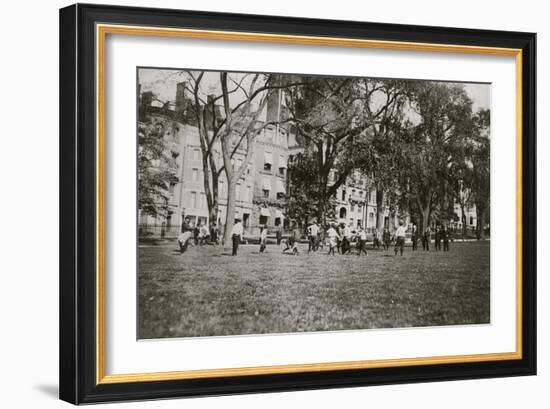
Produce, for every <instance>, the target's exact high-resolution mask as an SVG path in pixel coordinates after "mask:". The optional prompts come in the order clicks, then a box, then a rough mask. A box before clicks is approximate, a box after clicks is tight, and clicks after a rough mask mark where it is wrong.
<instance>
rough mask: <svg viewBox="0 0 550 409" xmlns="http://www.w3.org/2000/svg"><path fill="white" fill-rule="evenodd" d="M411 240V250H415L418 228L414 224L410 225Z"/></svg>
mask: <svg viewBox="0 0 550 409" xmlns="http://www.w3.org/2000/svg"><path fill="white" fill-rule="evenodd" d="M411 241H412V251H416V249H417V247H418V230H417V229H416V224H413V225H412V233H411Z"/></svg>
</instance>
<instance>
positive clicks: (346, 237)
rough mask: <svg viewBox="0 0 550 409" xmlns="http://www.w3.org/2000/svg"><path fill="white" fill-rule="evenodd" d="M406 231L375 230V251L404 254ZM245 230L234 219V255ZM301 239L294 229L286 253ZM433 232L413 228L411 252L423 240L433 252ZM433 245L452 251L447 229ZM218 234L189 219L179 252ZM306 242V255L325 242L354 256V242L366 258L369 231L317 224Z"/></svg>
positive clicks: (263, 243) (263, 240)
mask: <svg viewBox="0 0 550 409" xmlns="http://www.w3.org/2000/svg"><path fill="white" fill-rule="evenodd" d="M406 232H407V228H406V227H405V225H404V222H403V221H402V220H400V221H399V226H398V227H397V229H396V230H395V233H394V235H393V237H392V236H391V234H390V231H389V229H388V228H385V229H384V230H383V231H382V232H379V231H378V230H377V229H376V230H375V231H374V235H373V248H377V249H380V246H382V247H383V249H384V251H386V252H387V251H388V250H389V248H390V245H391V242H392V240H393V241H394V242H395V245H394V253H395V255H397V254H400V255H401V256H402V255H403V252H404V248H405V239H406ZM243 233H244V228H243V225H242V222H241V220H240V219H236V220H235V224H234V225H233V228H232V230H231V241H232V253H231V254H232V255H233V256H235V255H237V252H238V249H239V244H241V242H242V241H243ZM267 234H268V229H267V226H260V238H259V243H260V253H264V252H265V249H266V247H267ZM275 236H276V240H277V245H280V244H281V241H282V230H281V229H280V228H278V229H277V230H276V235H275ZM301 236H302V231H301V229H299V228H295V229H293V230H292V232H291V234H290V236H289V237H288V238H287V239H286V241H285V248H284V249H283V253H286V252H291V253H292V254H294V255H296V254H298V253H299V250H298V242H299V241H300V237H301ZM431 236H432V231H431V229H430V227H427V228H426V230H425V231H424V233H423V234H422V235H420V234H419V232H418V229H417V228H416V225H414V224H413V225H412V232H411V243H412V251H416V250H417V249H418V241H419V239H420V241H421V243H422V248H423V249H424V251H429V250H430V242H431ZM434 236H435V237H434V238H435V240H434V243H435V250H436V251H439V250H441V243H443V251H449V242H450V239H451V234H450V232H449V230H448V229H447V227H446V226H440V225H437V226H436V227H435V231H434ZM218 237H219V231H218V229H217V227H216V224H215V223H213V224H212V225H211V228H210V229H208V227H207V226H206V225H205V224H202V225H201V223H198V225H197V226H193V225H192V224H191V222H190V218H189V217H186V218H185V221H184V223H183V225H182V233H181V234H180V236H179V237H178V243H179V246H180V252H181V253H182V254H183V253H185V251H186V250H187V247H188V245H189V243H190V242H191V239H193V242H194V244H195V245H197V244H198V245H201V244H205V243H210V244H218V243H219V238H218ZM307 239H308V250H307V252H308V253H310V252H317V251H318V250H319V249H320V248H324V245H325V243H326V244H328V254H329V255H331V254H332V255H335V254H336V252H338V253H339V254H342V255H343V254H351V253H352V251H351V250H352V243H353V242H355V243H356V246H355V249H356V254H357V255H358V256H360V255H361V254H365V255H367V231H366V230H365V229H363V227H362V226H358V227H357V228H354V227H353V225H352V224H351V223H350V224H345V223H341V224H340V225H337V224H336V223H331V224H329V225H328V228H327V229H326V231H325V230H323V229H322V228H321V227H319V225H318V224H317V222H316V221H313V222H311V223H310V224H309V225H308V226H307Z"/></svg>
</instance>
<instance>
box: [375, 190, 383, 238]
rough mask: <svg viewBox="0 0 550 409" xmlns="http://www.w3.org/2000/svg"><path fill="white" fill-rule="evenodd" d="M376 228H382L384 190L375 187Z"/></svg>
mask: <svg viewBox="0 0 550 409" xmlns="http://www.w3.org/2000/svg"><path fill="white" fill-rule="evenodd" d="M376 228H377V229H378V231H380V230H382V229H383V228H384V191H383V190H379V189H376Z"/></svg>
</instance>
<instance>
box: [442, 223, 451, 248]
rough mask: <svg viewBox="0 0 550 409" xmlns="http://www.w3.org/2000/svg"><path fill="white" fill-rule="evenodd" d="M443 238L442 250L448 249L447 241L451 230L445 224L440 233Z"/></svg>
mask: <svg viewBox="0 0 550 409" xmlns="http://www.w3.org/2000/svg"><path fill="white" fill-rule="evenodd" d="M441 235H442V238H443V251H449V241H450V239H451V232H450V231H449V230H448V229H447V226H445V227H443V232H442V233H441Z"/></svg>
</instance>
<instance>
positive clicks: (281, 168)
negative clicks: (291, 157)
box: [279, 155, 286, 176]
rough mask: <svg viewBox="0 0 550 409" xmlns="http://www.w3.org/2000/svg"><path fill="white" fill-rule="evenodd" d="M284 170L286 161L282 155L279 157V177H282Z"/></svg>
mask: <svg viewBox="0 0 550 409" xmlns="http://www.w3.org/2000/svg"><path fill="white" fill-rule="evenodd" d="M285 169H286V159H285V157H284V156H283V155H279V175H281V176H284V175H285Z"/></svg>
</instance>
